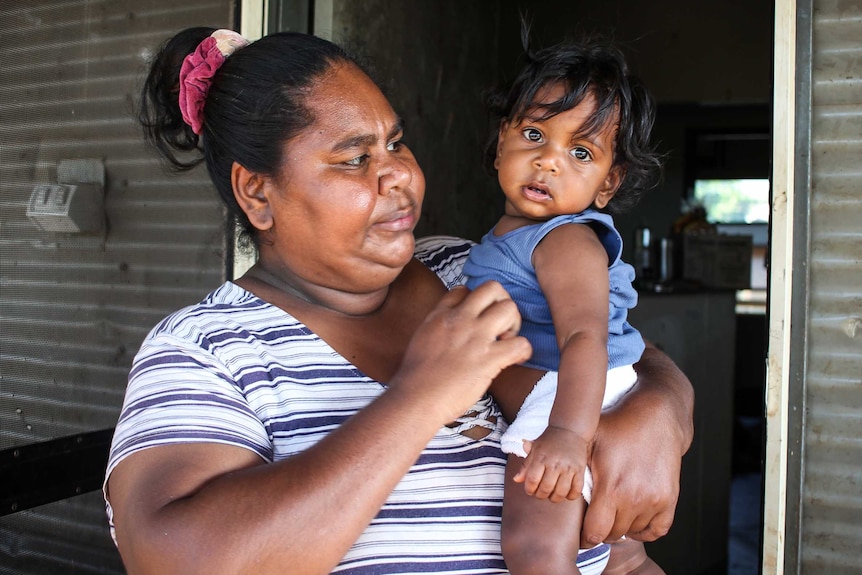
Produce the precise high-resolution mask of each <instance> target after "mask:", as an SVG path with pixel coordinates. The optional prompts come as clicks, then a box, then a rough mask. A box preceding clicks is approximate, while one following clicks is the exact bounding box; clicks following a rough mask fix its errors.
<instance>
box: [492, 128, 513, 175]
mask: <svg viewBox="0 0 862 575" xmlns="http://www.w3.org/2000/svg"><path fill="white" fill-rule="evenodd" d="M508 130H509V122H508V121H507V120H502V121H501V122H500V131H499V132H498V133H497V155H496V156H494V169H495V170H499V169H500V156H501V155H502V153H503V138H504V137H505V136H506V132H507V131H508Z"/></svg>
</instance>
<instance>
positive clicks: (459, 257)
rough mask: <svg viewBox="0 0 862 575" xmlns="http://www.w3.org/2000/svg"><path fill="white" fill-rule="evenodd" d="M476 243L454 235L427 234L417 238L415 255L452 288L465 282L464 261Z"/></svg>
mask: <svg viewBox="0 0 862 575" xmlns="http://www.w3.org/2000/svg"><path fill="white" fill-rule="evenodd" d="M474 245H475V244H474V242H472V241H470V240H467V239H464V238H458V237H454V236H427V237H424V238H419V239H417V240H416V247H415V249H414V255H415V256H416V259H418V260H419V261H420V262H422V263H423V264H425V266H426V267H427V268H428V269H430V270H431V271H433V272H434V273H435V274H437V277H439V278H440V279H441V280H442V281H443V283H445V284H446V287H447V288H449V289H451V288H453V287H455V286H457V285H462V284H463V283H464V273H463V269H464V262H466V261H467V256H469V255H470V249H471V248H472V247H473V246H474Z"/></svg>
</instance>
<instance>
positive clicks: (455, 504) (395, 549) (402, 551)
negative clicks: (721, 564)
mask: <svg viewBox="0 0 862 575" xmlns="http://www.w3.org/2000/svg"><path fill="white" fill-rule="evenodd" d="M470 247H471V244H470V243H469V242H466V241H464V240H460V239H457V238H446V237H432V238H426V239H424V240H420V241H419V242H417V250H416V257H417V258H418V259H419V260H420V261H422V262H423V263H424V264H425V265H427V266H428V267H429V268H430V269H431V270H433V271H434V272H436V273H437V275H438V276H439V277H440V279H441V280H442V281H443V282H444V283H445V284H446V286H447V287H449V288H451V287H453V286H455V285H458V284H460V283H462V282H463V277H462V275H461V268H462V267H463V264H464V260H465V259H466V257H467V254H468V253H469V250H470ZM383 389H384V386H383V385H382V384H381V383H379V382H377V381H374V380H372V379H371V378H369V377H368V376H366V375H364V374H363V373H361V372H360V371H359V370H358V369H357V368H356V367H354V366H353V365H351V364H350V362H348V361H347V360H346V359H345V358H343V357H342V356H340V355H339V354H338V353H337V352H335V351H334V350H333V349H332V348H331V347H329V345H327V344H326V343H325V342H324V341H323V340H321V339H320V338H319V337H317V335H315V334H314V333H312V332H311V331H310V330H309V329H308V328H307V327H305V326H304V325H303V324H302V323H300V322H299V321H298V320H296V319H295V318H294V317H292V316H291V315H290V314H288V313H286V312H285V311H283V310H282V309H280V308H278V307H276V306H273V305H271V304H269V303H267V302H265V301H263V300H261V299H260V298H258V297H256V296H255V295H253V294H251V293H249V292H247V291H245V290H244V289H242V288H240V287H239V286H237V285H236V284H233V283H231V282H228V283H225V284H224V285H222V286H221V287H219V288H218V289H217V290H215V291H214V292H212V293H211V294H210V295H209V296H207V297H206V299H204V300H203V301H202V302H200V303H199V304H197V305H194V306H190V307H187V308H185V309H182V310H180V311H178V312H176V313H174V314H172V315H170V316H168V317H167V318H166V319H165V320H163V321H162V322H161V323H160V324H159V325H157V326H156V327H155V328H154V329H153V330H152V331H151V332H150V334H149V335H148V336H147V338H146V339H145V341H144V343H143V344H142V346H141V349H140V351H139V352H138V354H137V356H136V357H135V360H134V363H133V366H132V371H131V373H130V375H129V385H128V389H127V390H126V398H125V402H124V404H123V408H122V412H121V413H120V418H119V421H118V423H117V428H116V432H115V435H114V440H113V444H112V446H111V454H110V459H109V462H108V470H107V475H106V477H107V476H109V475H110V473H111V471H112V470H113V469H114V467H116V465H117V464H118V463H119V462H120V461H121V460H122V459H123V458H125V457H127V456H128V455H130V454H131V453H135V452H136V451H140V450H141V449H146V448H147V447H151V446H156V445H168V444H178V443H193V442H216V443H224V444H229V445H235V446H239V447H244V448H246V449H250V450H251V451H254V452H255V453H257V454H258V455H259V456H260V457H261V459H263V460H264V461H267V462H274V461H279V460H281V459H284V458H287V457H290V456H291V455H295V454H297V453H299V452H301V451H303V450H305V449H307V448H309V447H311V446H312V445H314V444H315V443H317V442H318V441H320V440H321V439H322V438H323V437H324V436H326V435H327V434H328V433H329V432H330V431H332V430H333V429H335V428H337V427H338V426H339V425H341V424H342V423H343V422H344V421H346V420H347V419H348V418H349V417H350V416H351V415H353V414H354V413H356V412H357V411H359V410H360V409H362V408H363V407H365V406H366V405H368V404H369V403H370V402H372V401H374V399H375V398H376V397H377V396H378V395H379V394H380V393H381V392H382V391H383ZM470 411H471V412H476V413H477V414H478V415H476V418H477V419H478V420H482V421H481V422H480V423H484V422H487V421H489V420H490V421H493V420H496V422H497V423H496V424H494V425H492V427H493V429H492V431H491V433H490V434H489V435H487V436H486V437H485V438H483V439H479V440H476V439H471V438H469V437H467V436H465V435H462V434H461V433H458V432H457V431H456V430H454V429H451V428H449V427H443V428H441V429H440V431H439V432H438V433H437V434H436V436H435V437H434V438H433V439H432V440H431V441H430V442H429V444H428V445H427V447H426V448H425V450H424V451H423V452H422V454H421V455H420V457H419V459H418V460H417V461H416V463H415V464H414V465H413V466H412V467H411V469H410V471H409V472H408V473H407V475H405V476H404V478H403V479H402V480H401V482H400V483H399V484H398V485H397V486H396V488H395V489H394V490H393V492H392V494H391V495H390V496H389V499H388V500H387V501H386V503H385V504H384V506H383V507H382V509H381V510H380V512H379V513H378V515H377V517H375V518H374V520H373V521H372V522H371V524H370V525H369V526H368V528H367V529H366V530H365V532H364V533H363V534H362V535H361V536H360V538H359V539H358V540H357V541H356V543H354V545H353V546H352V547H351V548H350V550H349V551H348V553H347V555H346V556H345V557H344V559H343V560H342V561H341V563H340V564H339V565H338V567H337V568H336V569H335V570H334V571H333V572H334V573H345V574H351V575H370V574H375V575H380V574H390V573H392V574H394V573H400V574H406V573H417V574H418V573H451V574H459V573H463V574H467V573H469V574H486V573H506V572H507V571H506V567H505V564H504V562H503V558H502V556H501V553H500V515H501V508H502V501H503V481H504V468H505V464H506V460H505V456H504V455H503V453H502V452H501V451H500V434H501V432H502V431H503V427H504V426H505V423H504V422H503V419H502V417H501V416H500V413H499V411H498V409H497V407H496V405H495V404H494V403H493V401H491V400H490V398H488V397H486V398H484V399H482V400H481V401H480V402H479V403H477V404H476V406H474V407H473V408H472V409H471V410H470ZM485 425H486V426H487V423H485ZM381 431H383V430H381ZM106 482H107V479H106ZM108 516H109V519H110V520H111V526H112V530H113V514H112V510H111V507H110V504H108ZM322 544H323V543H322ZM607 556H608V547H607V546H606V545H603V546H600V547H598V548H596V549H592V550H589V551H586V552H583V553H582V554H581V556H580V558H579V559H580V562H579V567H581V572H582V573H584V574H588V573H599V572H601V568H603V567H604V564H605V563H606V561H607ZM590 566H592V567H593V569H591V568H590Z"/></svg>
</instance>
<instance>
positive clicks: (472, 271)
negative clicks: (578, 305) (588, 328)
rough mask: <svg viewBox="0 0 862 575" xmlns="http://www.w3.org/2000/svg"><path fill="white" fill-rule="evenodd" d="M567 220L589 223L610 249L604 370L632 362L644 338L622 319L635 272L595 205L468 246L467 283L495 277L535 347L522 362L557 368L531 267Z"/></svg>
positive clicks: (633, 298) (633, 295)
mask: <svg viewBox="0 0 862 575" xmlns="http://www.w3.org/2000/svg"><path fill="white" fill-rule="evenodd" d="M565 224H586V225H589V226H590V227H591V228H592V229H593V230H594V231H595V232H596V234H597V235H598V237H599V241H601V243H602V245H603V246H604V248H605V250H606V251H607V252H608V262H609V265H608V274H609V279H610V298H609V305H608V307H609V309H608V318H609V319H608V369H613V368H615V367H620V366H623V365H631V364H633V363H635V362H636V361H637V360H638V359H640V356H641V354H642V353H643V350H644V343H643V338H642V337H641V335H640V333H639V332H638V331H637V330H636V329H635V328H633V327H632V326H631V325H630V324H629V323H628V321H627V320H626V317H627V314H628V310H629V309H631V308H633V307H635V305H637V299H638V295H637V291H636V290H635V289H634V287H633V286H632V281H634V278H635V271H634V268H633V267H632V266H630V265H629V264H627V263H625V262H623V261H622V260H621V259H620V256H621V255H622V249H623V241H622V237H620V234H619V232H618V231H617V229H616V228H615V227H614V221H613V218H612V217H611V216H609V215H608V214H604V213H601V212H598V211H596V210H593V209H589V210H585V211H583V212H581V213H579V214H573V215H564V216H557V217H555V218H553V219H551V220H548V221H546V222H541V223H537V224H535V225H530V226H523V227H520V228H518V229H516V230H512V231H511V232H509V233H507V234H504V235H502V236H495V235H494V230H491V231H490V232H488V233H487V234H485V237H484V238H482V243H481V244H479V245H477V246H475V247H473V249H472V250H470V257H469V259H468V260H467V263H466V265H465V266H464V274H465V275H466V276H467V278H468V279H467V286H468V287H469V288H470V289H475V288H476V287H477V286H479V285H481V284H483V283H484V282H486V281H488V280H497V281H498V282H500V283H501V284H503V287H505V288H506V291H508V292H509V295H511V296H512V299H514V300H515V303H516V304H517V305H518V310H519V311H520V312H521V317H522V323H521V335H523V336H524V337H526V338H527V339H528V340H529V341H530V343H531V344H532V346H533V356H532V357H531V358H530V360H529V361H528V362H525V364H524V365H528V366H530V367H536V368H539V369H544V370H554V371H556V370H559V367H560V349H559V347H558V346H557V338H556V334H555V333H554V323H553V320H552V319H551V311H550V309H549V308H548V303H547V301H545V296H544V294H543V293H542V289H541V288H540V287H539V281H538V279H537V278H536V270H535V269H534V268H533V264H532V260H533V250H534V249H535V248H536V246H537V245H539V242H540V241H542V239H543V238H544V237H545V236H546V235H547V234H548V233H549V232H550V231H551V230H553V229H554V228H556V227H559V226H562V225H565Z"/></svg>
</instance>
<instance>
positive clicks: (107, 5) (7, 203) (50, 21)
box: [0, 0, 234, 574]
mask: <svg viewBox="0 0 862 575" xmlns="http://www.w3.org/2000/svg"><path fill="white" fill-rule="evenodd" d="M233 4H234V3H233V2H232V1H231V0H210V1H205V0H196V1H187V2H175V1H173V0H136V1H131V0H122V1H117V0H104V1H97V0H30V1H28V2H3V3H2V4H0V37H2V38H3V42H0V62H3V64H2V67H0V449H6V448H9V447H13V446H19V445H24V444H27V443H33V442H38V441H42V440H47V439H51V438H55V437H62V436H65V435H70V434H73V433H79V432H84V431H92V430H95V429H101V428H107V427H111V426H113V424H114V423H115V422H116V418H117V414H118V412H119V407H120V405H121V402H122V396H123V391H124V387H125V381H126V376H127V373H128V369H129V366H130V363H131V358H132V356H133V355H134V354H135V352H136V350H137V348H138V346H139V344H140V342H141V340H142V339H143V337H144V335H145V334H146V333H147V331H149V329H150V328H151V327H152V326H153V325H154V324H155V323H156V322H157V321H158V320H159V319H161V318H162V317H164V315H166V314H167V313H169V312H170V311H172V310H174V309H176V308H178V307H180V306H183V305H187V304H190V303H193V302H195V301H197V300H199V299H200V298H201V297H202V296H203V295H204V294H205V293H206V292H208V291H209V290H210V289H212V288H213V287H215V286H216V285H218V283H220V282H221V281H222V280H223V278H224V270H225V262H224V257H225V234H224V214H223V212H222V209H221V207H220V203H219V201H218V199H217V196H216V194H215V192H214V191H213V189H212V187H211V185H210V183H209V180H208V178H207V175H206V173H205V170H203V169H199V170H195V171H194V172H193V173H191V174H186V175H183V176H179V177H177V176H171V175H168V174H167V173H166V172H165V171H164V170H163V169H162V167H161V166H160V164H159V162H158V160H157V159H156V156H155V155H154V154H153V153H152V152H151V151H150V150H148V149H147V148H146V147H145V145H144V144H143V142H142V139H141V136H140V133H139V130H138V129H137V127H136V125H135V123H134V119H133V109H134V103H135V101H136V99H137V94H138V92H139V89H140V85H141V81H142V79H143V75H144V70H145V64H146V60H147V58H148V56H149V55H151V54H152V51H153V49H154V48H155V47H156V46H157V45H158V44H160V43H161V42H162V41H163V40H164V39H165V38H166V37H167V36H168V35H169V34H171V33H172V32H175V31H176V30H178V29H181V28H183V27H186V26H192V25H212V26H220V27H226V26H228V25H229V24H230V21H231V17H232V14H233ZM81 158H95V159H98V160H101V161H102V162H103V163H104V166H105V170H106V186H105V215H106V222H107V226H106V230H105V231H104V232H103V233H96V234H68V233H54V232H44V231H42V230H40V229H38V228H37V227H36V226H35V225H34V224H33V223H32V222H31V221H30V220H29V219H28V218H27V216H26V208H27V204H28V200H29V197H30V194H31V191H32V190H33V187H34V185H36V184H39V183H54V182H56V177H57V173H56V172H57V165H58V163H59V162H60V161H61V160H67V159H81ZM0 533H2V535H0V541H2V544H0V571H2V572H4V573H28V574H33V573H108V572H119V570H120V569H121V568H120V567H119V562H118V560H117V558H116V551H114V550H113V549H112V544H111V542H110V540H109V538H108V537H107V527H106V525H105V517H104V506H103V504H102V502H101V500H100V496H99V494H98V493H94V494H90V495H85V496H83V497H80V498H75V499H72V500H68V501H64V502H60V503H57V504H52V505H48V506H44V507H42V508H37V509H34V510H31V511H25V512H21V513H18V514H14V515H10V516H7V517H5V518H3V519H2V521H0ZM100 547H101V549H100Z"/></svg>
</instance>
